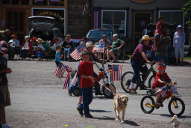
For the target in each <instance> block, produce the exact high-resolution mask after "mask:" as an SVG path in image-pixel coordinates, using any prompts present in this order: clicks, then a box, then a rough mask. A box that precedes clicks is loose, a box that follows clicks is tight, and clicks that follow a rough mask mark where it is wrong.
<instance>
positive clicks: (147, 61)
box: [141, 51, 152, 64]
mask: <svg viewBox="0 0 191 128" xmlns="http://www.w3.org/2000/svg"><path fill="white" fill-rule="evenodd" d="M141 56H142V57H143V59H144V60H145V61H146V63H149V64H151V63H152V62H151V61H149V59H148V58H147V56H146V54H145V52H144V51H142V52H141Z"/></svg>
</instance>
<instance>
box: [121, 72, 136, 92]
mask: <svg viewBox="0 0 191 128" xmlns="http://www.w3.org/2000/svg"><path fill="white" fill-rule="evenodd" d="M128 74H131V75H132V77H133V75H134V73H133V72H131V71H128V72H125V73H123V75H122V77H121V87H122V89H123V90H124V91H125V92H126V93H129V89H128V88H129V86H130V83H131V80H132V78H131V79H129V80H128V81H125V76H126V75H128ZM124 82H125V83H124ZM126 82H128V83H126ZM127 84H128V85H127Z"/></svg>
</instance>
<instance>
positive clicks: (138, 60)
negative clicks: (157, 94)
mask: <svg viewBox="0 0 191 128" xmlns="http://www.w3.org/2000/svg"><path fill="white" fill-rule="evenodd" d="M149 43H150V37H149V36H148V35H144V36H143V37H142V39H141V43H140V44H138V45H137V47H136V48H135V50H134V52H133V55H132V57H131V66H132V68H133V71H134V75H133V78H132V81H131V84H130V86H129V91H130V92H131V93H136V85H137V84H140V83H139V81H140V80H141V78H140V72H143V73H145V72H146V71H147V70H148V68H147V66H144V65H145V63H149V64H152V62H151V61H150V60H149V59H148V57H147V56H146V51H147V48H148V46H149ZM140 87H141V89H145V86H144V85H142V84H141V85H140Z"/></svg>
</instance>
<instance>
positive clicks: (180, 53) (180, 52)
mask: <svg viewBox="0 0 191 128" xmlns="http://www.w3.org/2000/svg"><path fill="white" fill-rule="evenodd" d="M175 57H176V58H183V57H184V48H175Z"/></svg>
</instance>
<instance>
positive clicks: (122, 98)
mask: <svg viewBox="0 0 191 128" xmlns="http://www.w3.org/2000/svg"><path fill="white" fill-rule="evenodd" d="M128 100H129V99H128V96H127V95H124V94H115V96H114V98H113V107H114V112H115V116H116V118H115V119H116V120H120V121H121V123H123V122H124V118H125V110H126V107H127V103H128ZM120 113H122V114H121V118H120Z"/></svg>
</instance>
